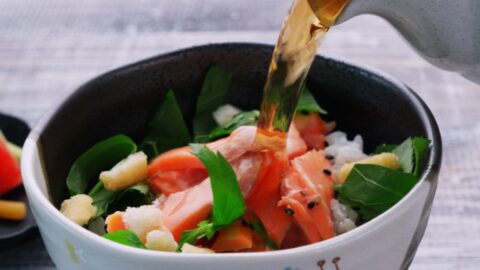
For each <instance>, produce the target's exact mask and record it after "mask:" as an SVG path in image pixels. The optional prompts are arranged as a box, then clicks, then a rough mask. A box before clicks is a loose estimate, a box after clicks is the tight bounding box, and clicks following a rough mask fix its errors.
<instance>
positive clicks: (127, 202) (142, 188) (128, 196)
mask: <svg viewBox="0 0 480 270" xmlns="http://www.w3.org/2000/svg"><path fill="white" fill-rule="evenodd" d="M88 195H89V196H90V197H92V199H93V205H95V206H96V207H97V215H96V216H97V217H99V216H103V215H104V214H107V213H112V212H115V211H123V210H125V209H126V208H127V207H128V206H130V207H138V206H141V205H144V204H148V203H150V202H151V201H153V196H152V194H151V192H150V188H149V187H148V185H147V184H144V183H141V184H136V185H134V186H131V187H129V188H127V189H124V190H119V191H111V190H107V189H105V188H104V187H103V183H102V181H98V183H97V184H96V185H95V187H94V188H93V189H92V190H91V191H90V192H89V193H88Z"/></svg>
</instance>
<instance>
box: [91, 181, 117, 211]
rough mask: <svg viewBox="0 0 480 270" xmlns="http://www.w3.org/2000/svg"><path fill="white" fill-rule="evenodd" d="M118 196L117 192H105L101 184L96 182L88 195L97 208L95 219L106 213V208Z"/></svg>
mask: <svg viewBox="0 0 480 270" xmlns="http://www.w3.org/2000/svg"><path fill="white" fill-rule="evenodd" d="M119 194H120V192H119V191H112V190H107V189H105V188H104V187H103V182H102V181H98V182H97V184H96V185H95V186H94V187H93V189H92V190H91V191H90V192H89V193H88V196H90V197H91V198H92V199H93V205H95V207H97V215H96V216H97V217H99V216H103V215H104V214H106V213H107V210H108V206H109V205H110V204H111V203H113V202H114V201H115V200H116V199H117V198H118V195H119Z"/></svg>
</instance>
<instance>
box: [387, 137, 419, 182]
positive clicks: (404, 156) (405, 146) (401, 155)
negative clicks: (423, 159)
mask: <svg viewBox="0 0 480 270" xmlns="http://www.w3.org/2000/svg"><path fill="white" fill-rule="evenodd" d="M392 152H393V153H394V154H395V155H397V157H398V160H399V161H400V167H401V168H402V171H404V172H407V173H412V172H413V169H414V167H415V163H414V160H415V156H414V150H413V141H412V139H411V138H408V139H406V140H405V141H404V142H402V143H401V144H400V145H399V146H397V147H395V149H393V151H392Z"/></svg>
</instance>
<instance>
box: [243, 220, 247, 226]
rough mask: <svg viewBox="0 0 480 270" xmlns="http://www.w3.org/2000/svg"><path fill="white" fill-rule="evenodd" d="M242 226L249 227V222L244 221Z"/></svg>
mask: <svg viewBox="0 0 480 270" xmlns="http://www.w3.org/2000/svg"><path fill="white" fill-rule="evenodd" d="M242 226H245V227H247V226H248V222H247V221H245V219H242Z"/></svg>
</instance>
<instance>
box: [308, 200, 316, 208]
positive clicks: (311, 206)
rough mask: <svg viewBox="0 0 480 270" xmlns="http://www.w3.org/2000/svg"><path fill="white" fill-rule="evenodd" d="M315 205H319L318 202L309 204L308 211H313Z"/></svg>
mask: <svg viewBox="0 0 480 270" xmlns="http://www.w3.org/2000/svg"><path fill="white" fill-rule="evenodd" d="M315 205H317V203H316V202H309V203H308V204H307V207H308V209H313V208H314V207H315Z"/></svg>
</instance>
